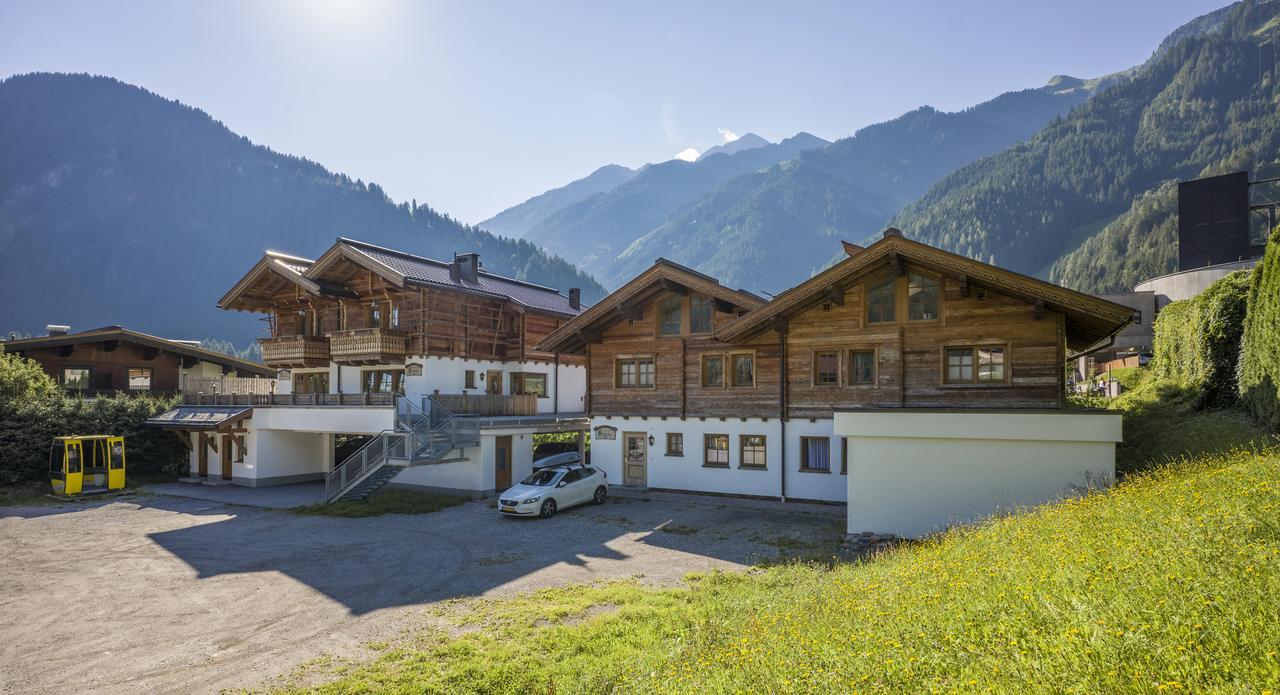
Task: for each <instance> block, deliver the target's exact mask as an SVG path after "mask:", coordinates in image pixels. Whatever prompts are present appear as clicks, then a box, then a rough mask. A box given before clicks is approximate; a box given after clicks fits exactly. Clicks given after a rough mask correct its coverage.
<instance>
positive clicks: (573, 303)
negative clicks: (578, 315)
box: [569, 287, 582, 310]
mask: <svg viewBox="0 0 1280 695" xmlns="http://www.w3.org/2000/svg"><path fill="white" fill-rule="evenodd" d="M569 308H570V309H575V310H576V309H581V308H582V290H581V289H580V288H577V287H570V288H569Z"/></svg>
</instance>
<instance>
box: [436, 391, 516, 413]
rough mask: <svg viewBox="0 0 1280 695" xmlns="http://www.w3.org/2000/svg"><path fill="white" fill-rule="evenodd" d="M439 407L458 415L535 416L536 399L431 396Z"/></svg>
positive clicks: (440, 394) (475, 395)
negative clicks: (441, 406)
mask: <svg viewBox="0 0 1280 695" xmlns="http://www.w3.org/2000/svg"><path fill="white" fill-rule="evenodd" d="M432 398H434V399H436V401H437V402H439V403H440V405H443V406H444V407H446V408H448V409H449V410H450V411H452V412H454V413H457V414H458V415H488V416H496V415H537V414H538V397H537V396H535V395H534V394H531V393H528V394H522V395H519V396H495V395H489V394H470V393H437V394H435V395H433V396H432Z"/></svg>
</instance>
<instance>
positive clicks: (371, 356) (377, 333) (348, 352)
mask: <svg viewBox="0 0 1280 695" xmlns="http://www.w3.org/2000/svg"><path fill="white" fill-rule="evenodd" d="M407 347H408V339H407V336H406V335H405V334H404V333H401V332H400V331H395V330H390V329H386V328H357V329H354V330H347V331H335V332H333V333H330V334H329V355H330V358H331V359H332V360H333V361H334V362H337V363H339V364H388V363H394V362H403V361H404V356H405V354H406V353H407Z"/></svg>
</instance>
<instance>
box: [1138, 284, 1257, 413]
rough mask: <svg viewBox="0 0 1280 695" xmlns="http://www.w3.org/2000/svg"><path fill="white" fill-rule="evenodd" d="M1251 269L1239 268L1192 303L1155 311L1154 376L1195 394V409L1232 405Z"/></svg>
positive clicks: (1171, 304)
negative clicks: (1197, 407) (1196, 405)
mask: <svg viewBox="0 0 1280 695" xmlns="http://www.w3.org/2000/svg"><path fill="white" fill-rule="evenodd" d="M1251 275H1252V271H1249V270H1238V271H1236V272H1234V273H1231V274H1230V275H1227V276H1226V277H1223V278H1222V279H1220V280H1218V281H1217V282H1215V283H1213V284H1212V285H1209V287H1207V288H1206V289H1205V290H1204V292H1201V293H1200V294H1198V295H1196V296H1195V297H1194V298H1192V299H1184V300H1181V301H1177V302H1172V303H1170V304H1169V305H1167V306H1165V307H1164V308H1163V309H1161V310H1160V314H1159V316H1158V317H1157V318H1156V322H1155V339H1154V342H1153V344H1152V352H1153V353H1154V359H1153V362H1154V371H1155V373H1156V376H1158V377H1160V378H1163V379H1169V380H1171V381H1173V382H1175V383H1177V384H1179V385H1181V386H1183V387H1186V388H1189V389H1193V390H1195V391H1196V392H1198V393H1199V394H1200V396H1199V401H1200V402H1199V405H1202V406H1213V407H1221V406H1227V405H1231V404H1232V403H1234V402H1235V401H1236V398H1237V396H1238V387H1237V384H1236V365H1237V362H1238V361H1239V357H1240V335H1241V332H1242V331H1243V327H1244V317H1245V310H1246V306H1247V303H1248V295H1249V284H1250V277H1251Z"/></svg>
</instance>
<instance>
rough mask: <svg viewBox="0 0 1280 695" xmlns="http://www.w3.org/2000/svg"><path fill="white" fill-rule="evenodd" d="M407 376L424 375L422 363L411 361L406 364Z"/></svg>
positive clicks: (405, 373)
mask: <svg viewBox="0 0 1280 695" xmlns="http://www.w3.org/2000/svg"><path fill="white" fill-rule="evenodd" d="M404 375H405V376H422V365H420V364H417V363H414V362H410V363H409V364H406V365H405V366H404Z"/></svg>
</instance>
